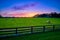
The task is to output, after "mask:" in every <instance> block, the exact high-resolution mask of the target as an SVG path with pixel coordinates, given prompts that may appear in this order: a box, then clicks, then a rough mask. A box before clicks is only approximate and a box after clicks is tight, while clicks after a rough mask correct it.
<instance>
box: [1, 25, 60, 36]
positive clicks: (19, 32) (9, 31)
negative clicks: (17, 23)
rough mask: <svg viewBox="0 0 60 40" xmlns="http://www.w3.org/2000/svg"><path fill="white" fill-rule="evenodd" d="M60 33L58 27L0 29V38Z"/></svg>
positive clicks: (59, 27)
mask: <svg viewBox="0 0 60 40" xmlns="http://www.w3.org/2000/svg"><path fill="white" fill-rule="evenodd" d="M48 31H53V32H54V31H60V25H44V26H30V27H17V28H0V37H7V36H18V35H23V34H32V33H38V32H48Z"/></svg>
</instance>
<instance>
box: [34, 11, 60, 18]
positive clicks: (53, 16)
mask: <svg viewBox="0 0 60 40" xmlns="http://www.w3.org/2000/svg"><path fill="white" fill-rule="evenodd" d="M34 17H48V18H49V17H51V18H60V13H57V12H51V13H44V14H36V15H35V16H34Z"/></svg>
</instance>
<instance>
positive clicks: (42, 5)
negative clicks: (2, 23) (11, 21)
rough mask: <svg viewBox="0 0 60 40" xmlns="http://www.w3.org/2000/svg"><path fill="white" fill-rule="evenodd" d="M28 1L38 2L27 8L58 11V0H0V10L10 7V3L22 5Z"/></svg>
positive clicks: (59, 10) (28, 2) (59, 6)
mask: <svg viewBox="0 0 60 40" xmlns="http://www.w3.org/2000/svg"><path fill="white" fill-rule="evenodd" d="M30 3H38V4H37V6H36V7H34V8H28V9H27V10H30V9H33V10H34V9H35V10H38V11H42V12H47V11H50V12H52V11H56V12H60V0H0V10H4V9H7V8H10V7H11V6H12V5H13V6H14V5H18V4H19V5H20V6H22V5H26V4H30Z"/></svg>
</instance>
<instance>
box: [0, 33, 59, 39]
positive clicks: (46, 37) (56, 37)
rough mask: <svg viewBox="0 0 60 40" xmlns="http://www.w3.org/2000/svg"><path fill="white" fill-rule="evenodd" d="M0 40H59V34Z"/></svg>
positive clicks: (42, 34) (32, 35) (41, 34)
mask: <svg viewBox="0 0 60 40" xmlns="http://www.w3.org/2000/svg"><path fill="white" fill-rule="evenodd" d="M1 40H60V32H46V33H40V34H39V33H38V34H31V35H24V36H19V37H9V38H4V39H3V38H2V39H1Z"/></svg>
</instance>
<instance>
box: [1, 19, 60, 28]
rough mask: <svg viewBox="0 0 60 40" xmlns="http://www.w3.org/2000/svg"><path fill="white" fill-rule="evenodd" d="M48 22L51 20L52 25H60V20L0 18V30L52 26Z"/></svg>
mask: <svg viewBox="0 0 60 40" xmlns="http://www.w3.org/2000/svg"><path fill="white" fill-rule="evenodd" d="M47 20H50V22H51V23H50V24H54V25H57V24H60V18H0V28H14V27H22V26H23V27H28V26H40V25H50V24H48V23H47Z"/></svg>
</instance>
